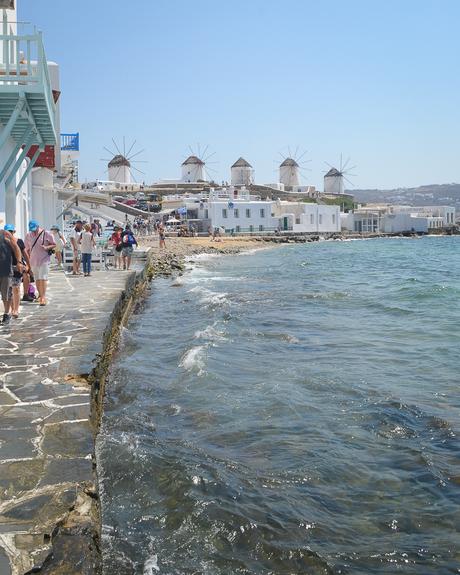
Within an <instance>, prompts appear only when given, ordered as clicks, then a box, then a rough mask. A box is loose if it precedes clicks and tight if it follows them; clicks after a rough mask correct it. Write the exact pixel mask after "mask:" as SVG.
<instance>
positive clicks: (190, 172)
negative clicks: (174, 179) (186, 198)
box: [181, 144, 217, 182]
mask: <svg viewBox="0 0 460 575" xmlns="http://www.w3.org/2000/svg"><path fill="white" fill-rule="evenodd" d="M189 150H190V152H191V155H190V156H188V158H186V159H185V160H184V161H183V162H182V166H181V167H182V181H183V182H205V181H206V182H209V181H211V180H212V179H213V178H212V177H211V176H210V172H213V173H216V171H215V170H213V169H211V168H210V167H209V164H216V163H217V162H209V160H210V159H211V158H212V157H213V156H214V155H215V152H212V153H209V146H205V147H204V149H203V150H202V149H201V146H200V144H197V145H196V148H195V149H193V148H192V146H189Z"/></svg>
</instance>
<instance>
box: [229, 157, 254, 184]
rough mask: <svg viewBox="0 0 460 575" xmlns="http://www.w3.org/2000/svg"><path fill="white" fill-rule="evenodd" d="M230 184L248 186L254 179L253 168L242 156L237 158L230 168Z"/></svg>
mask: <svg viewBox="0 0 460 575" xmlns="http://www.w3.org/2000/svg"><path fill="white" fill-rule="evenodd" d="M230 171H231V177H232V186H245V187H247V188H248V187H249V186H250V185H251V184H252V183H253V181H254V170H253V167H252V166H251V164H250V163H249V162H248V161H246V160H245V159H244V158H241V157H240V158H238V159H237V160H236V162H235V163H234V164H233V166H232V167H231V168H230Z"/></svg>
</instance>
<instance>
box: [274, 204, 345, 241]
mask: <svg viewBox="0 0 460 575" xmlns="http://www.w3.org/2000/svg"><path fill="white" fill-rule="evenodd" d="M272 214H273V217H274V218H275V219H276V220H277V227H278V228H279V229H281V230H283V231H292V232H297V233H335V232H340V230H341V223H340V208H339V206H326V205H323V204H316V203H307V202H287V201H280V200H278V201H276V202H273V206H272Z"/></svg>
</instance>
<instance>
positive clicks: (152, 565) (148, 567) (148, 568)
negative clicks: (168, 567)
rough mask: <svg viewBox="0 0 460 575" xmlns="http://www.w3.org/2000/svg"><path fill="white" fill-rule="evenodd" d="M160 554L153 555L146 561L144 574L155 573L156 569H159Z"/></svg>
mask: <svg viewBox="0 0 460 575" xmlns="http://www.w3.org/2000/svg"><path fill="white" fill-rule="evenodd" d="M159 570H160V568H159V567H158V555H152V556H151V557H149V558H148V559H147V560H146V562H145V563H144V575H153V573H154V571H159Z"/></svg>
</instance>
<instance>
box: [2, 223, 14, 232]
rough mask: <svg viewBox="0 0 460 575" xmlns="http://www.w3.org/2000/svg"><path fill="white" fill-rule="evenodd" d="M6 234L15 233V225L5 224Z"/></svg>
mask: <svg viewBox="0 0 460 575" xmlns="http://www.w3.org/2000/svg"><path fill="white" fill-rule="evenodd" d="M3 229H4V230H5V232H15V231H16V227H15V226H13V224H5V226H4V228H3Z"/></svg>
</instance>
